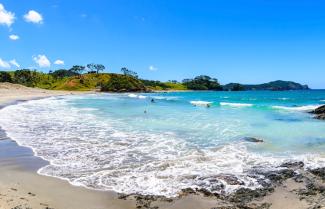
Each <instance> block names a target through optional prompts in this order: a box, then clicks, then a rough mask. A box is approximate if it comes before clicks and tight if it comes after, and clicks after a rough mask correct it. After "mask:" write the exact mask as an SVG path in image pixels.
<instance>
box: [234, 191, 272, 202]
mask: <svg viewBox="0 0 325 209" xmlns="http://www.w3.org/2000/svg"><path fill="white" fill-rule="evenodd" d="M273 191H274V189H273V188H263V189H255V190H252V189H248V188H240V189H238V190H237V191H236V192H235V193H234V194H232V195H231V196H230V197H229V200H230V201H231V202H237V203H248V202H250V201H252V200H253V199H255V198H260V197H264V196H266V195H267V194H268V193H269V192H273Z"/></svg>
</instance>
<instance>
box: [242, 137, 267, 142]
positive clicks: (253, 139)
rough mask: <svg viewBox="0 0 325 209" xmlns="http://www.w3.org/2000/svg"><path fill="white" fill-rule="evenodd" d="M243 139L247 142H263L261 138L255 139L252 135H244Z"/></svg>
mask: <svg viewBox="0 0 325 209" xmlns="http://www.w3.org/2000/svg"><path fill="white" fill-rule="evenodd" d="M243 140H244V141H247V142H255V143H259V142H264V141H263V139H257V138H254V137H244V138H243Z"/></svg>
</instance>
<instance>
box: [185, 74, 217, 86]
mask: <svg viewBox="0 0 325 209" xmlns="http://www.w3.org/2000/svg"><path fill="white" fill-rule="evenodd" d="M183 85H185V86H186V87H187V88H188V89H193V90H222V86H221V85H220V84H219V82H218V80H217V79H216V78H211V77H210V76H207V75H200V76H197V77H195V78H194V79H184V80H183Z"/></svg>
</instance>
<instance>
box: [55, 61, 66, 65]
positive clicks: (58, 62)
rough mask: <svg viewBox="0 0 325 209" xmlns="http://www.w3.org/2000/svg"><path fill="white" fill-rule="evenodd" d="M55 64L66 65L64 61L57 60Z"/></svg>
mask: <svg viewBox="0 0 325 209" xmlns="http://www.w3.org/2000/svg"><path fill="white" fill-rule="evenodd" d="M54 64H56V65H64V61H63V60H55V62H54Z"/></svg>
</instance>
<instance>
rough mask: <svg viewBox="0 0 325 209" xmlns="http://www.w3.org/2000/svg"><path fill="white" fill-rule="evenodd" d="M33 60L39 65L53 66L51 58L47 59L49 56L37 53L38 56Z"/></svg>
mask: <svg viewBox="0 0 325 209" xmlns="http://www.w3.org/2000/svg"><path fill="white" fill-rule="evenodd" d="M33 60H34V62H35V63H36V64H38V66H39V67H50V66H51V62H50V60H49V59H47V57H46V56H45V55H42V54H40V55H37V56H33Z"/></svg>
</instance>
